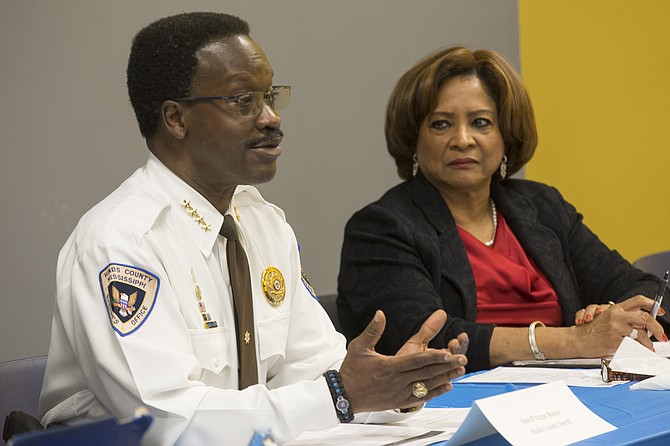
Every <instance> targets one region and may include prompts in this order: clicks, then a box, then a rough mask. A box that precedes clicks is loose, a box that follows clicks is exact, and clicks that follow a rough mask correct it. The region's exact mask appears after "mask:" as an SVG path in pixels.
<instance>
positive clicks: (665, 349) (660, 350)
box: [654, 341, 670, 358]
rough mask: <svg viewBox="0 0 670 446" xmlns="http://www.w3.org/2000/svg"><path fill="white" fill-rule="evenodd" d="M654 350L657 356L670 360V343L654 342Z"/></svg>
mask: <svg viewBox="0 0 670 446" xmlns="http://www.w3.org/2000/svg"><path fill="white" fill-rule="evenodd" d="M654 350H656V354H657V355H659V356H663V357H664V358H670V342H658V341H655V342H654Z"/></svg>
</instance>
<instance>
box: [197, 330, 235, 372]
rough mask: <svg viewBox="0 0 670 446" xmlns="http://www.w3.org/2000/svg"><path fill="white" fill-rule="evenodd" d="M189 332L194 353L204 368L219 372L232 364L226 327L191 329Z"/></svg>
mask: <svg viewBox="0 0 670 446" xmlns="http://www.w3.org/2000/svg"><path fill="white" fill-rule="evenodd" d="M189 333H190V335H191V345H192V346H193V354H194V355H195V357H196V358H197V359H198V362H200V366H201V367H202V368H204V369H206V370H209V371H210V372H213V373H216V374H218V373H219V372H221V370H223V368H224V367H226V366H227V365H229V364H230V358H229V354H228V348H227V343H226V329H225V327H217V328H211V329H207V330H189Z"/></svg>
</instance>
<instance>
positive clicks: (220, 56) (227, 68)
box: [196, 36, 272, 82]
mask: <svg viewBox="0 0 670 446" xmlns="http://www.w3.org/2000/svg"><path fill="white" fill-rule="evenodd" d="M196 57H197V59H198V68H197V74H196V77H199V76H198V75H205V76H207V75H211V74H214V75H216V76H217V77H218V78H222V77H223V78H226V80H229V81H230V82H234V81H244V80H250V79H255V78H256V77H257V76H259V75H270V76H272V67H271V65H270V62H269V61H268V59H267V57H266V56H265V53H264V52H263V49H262V48H261V47H260V46H259V45H258V44H257V43H256V42H254V41H253V40H252V39H251V38H250V37H248V36H233V37H226V38H223V39H217V40H214V41H212V42H209V43H207V44H206V45H204V46H203V47H202V48H200V49H199V50H198V51H197V53H196Z"/></svg>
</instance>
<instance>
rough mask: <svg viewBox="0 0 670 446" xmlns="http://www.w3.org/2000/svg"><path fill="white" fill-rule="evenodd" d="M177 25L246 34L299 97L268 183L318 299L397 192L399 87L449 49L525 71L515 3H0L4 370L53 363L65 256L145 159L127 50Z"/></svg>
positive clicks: (288, 114)
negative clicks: (80, 230) (366, 225)
mask: <svg viewBox="0 0 670 446" xmlns="http://www.w3.org/2000/svg"><path fill="white" fill-rule="evenodd" d="M186 10H214V11H222V12H229V13H233V14H237V15H239V16H241V17H242V18H244V19H245V20H247V21H248V22H249V23H250V25H251V28H252V37H254V38H255V40H256V41H257V42H259V43H260V45H261V46H262V47H263V48H264V49H265V52H266V53H267V55H268V57H269V58H270V61H271V63H272V64H273V68H274V71H275V81H276V83H278V84H283V83H288V84H291V85H293V100H292V103H291V106H290V107H289V109H287V110H285V111H284V112H283V113H282V120H283V129H284V131H285V133H286V137H285V138H284V143H283V145H282V147H283V149H284V154H283V155H282V157H281V158H280V160H279V173H278V175H277V177H276V178H275V180H274V181H272V182H271V183H269V184H267V185H264V186H261V187H260V189H261V192H262V193H263V194H264V196H265V197H266V199H268V200H269V201H272V202H274V203H276V204H278V205H279V206H281V207H282V208H283V209H284V210H285V211H286V214H287V217H288V220H289V222H290V223H291V224H292V225H293V228H294V229H295V231H296V234H297V235H298V239H299V241H300V243H301V246H302V259H303V263H304V266H305V270H306V272H307V274H308V276H309V277H310V278H311V281H312V284H313V285H314V287H315V288H316V290H317V291H318V292H319V293H332V292H335V290H336V278H337V272H338V269H339V253H340V246H341V242H342V232H343V228H344V225H345V223H346V221H347V219H348V218H349V217H350V216H351V214H352V213H353V212H354V211H356V210H357V209H359V208H361V207H362V206H364V205H365V204H367V203H369V202H370V201H373V200H374V199H376V198H378V197H379V196H380V195H381V193H382V192H383V191H385V190H386V189H388V188H389V187H390V186H392V185H394V184H396V183H397V182H398V181H399V179H398V177H397V176H396V173H395V165H394V163H393V161H392V159H391V158H390V156H389V155H388V154H387V152H386V148H385V143H384V136H383V116H384V110H385V105H386V101H387V98H388V95H389V94H390V92H391V89H392V87H393V85H394V84H395V82H396V80H397V79H398V78H399V77H400V75H401V74H402V73H403V72H404V71H405V70H406V69H407V68H409V66H410V65H411V64H413V63H414V62H415V61H417V60H418V59H419V58H420V57H422V56H424V55H425V54H427V53H428V52H430V51H432V50H434V49H436V48H439V47H441V46H445V45H453V44H464V45H467V46H471V47H473V48H480V47H487V48H491V49H495V50H497V51H500V52H501V53H503V54H505V55H506V56H507V57H508V58H509V59H510V60H511V61H512V62H513V63H515V64H516V65H517V66H518V59H519V56H518V30H517V4H516V0H469V1H466V0H422V1H408V0H332V1H324V0H292V1H283V2H280V1H270V0H263V1H260V0H257V1H251V0H247V1H220V0H219V1H214V0H209V1H205V0H200V1H189V2H184V1H176V0H162V1H158V0H155V1H149V0H133V1H130V0H125V1H118V0H117V1H113V2H112V1H97V0H53V1H47V0H45V1H40V0H0V89H1V90H0V93H1V94H0V144H2V155H3V159H2V163H1V164H0V185H1V189H0V191H1V193H0V200H1V201H0V205H1V206H0V209H2V212H1V213H0V228H1V232H0V234H1V235H0V237H1V238H0V253H1V257H0V262H1V263H0V284H1V286H2V289H1V291H0V293H1V296H2V297H1V300H0V302H1V303H2V304H1V307H0V361H1V360H6V359H11V358H17V357H23V356H30V355H35V354H43V353H45V352H46V351H47V347H48V339H49V329H50V325H51V311H52V308H53V299H54V295H55V268H56V259H57V255H58V251H59V250H60V247H61V246H62V245H63V243H64V242H65V240H66V238H67V237H68V235H69V233H70V232H71V231H72V229H73V228H74V226H75V224H76V222H77V221H78V219H79V218H80V216H81V215H82V214H83V213H84V212H85V211H86V210H87V209H88V208H90V207H91V206H93V205H94V204H95V203H96V202H98V201H99V200H100V199H102V198H103V197H104V196H105V195H107V194H108V193H109V192H111V191H112V190H113V189H114V188H115V187H116V186H117V185H118V184H119V183H120V182H121V181H122V180H123V179H124V178H125V177H126V176H128V175H129V174H130V173H131V172H132V171H133V170H134V169H135V168H137V167H138V166H140V165H141V164H142V163H143V162H144V160H145V158H146V154H147V151H146V148H145V146H144V141H143V140H142V139H141V138H140V134H139V131H138V130H137V125H136V123H135V119H134V115H133V112H132V109H131V107H130V105H129V102H128V99H127V94H126V89H125V68H126V62H127V58H128V50H129V48H130V42H131V39H132V37H133V36H134V34H135V33H136V32H137V31H138V30H139V29H140V28H141V27H143V26H144V25H146V24H148V23H149V22H151V21H153V20H154V19H157V18H159V17H162V16H165V15H170V14H173V13H177V12H183V11H186Z"/></svg>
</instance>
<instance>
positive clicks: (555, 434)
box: [449, 382, 616, 446]
mask: <svg viewBox="0 0 670 446" xmlns="http://www.w3.org/2000/svg"><path fill="white" fill-rule="evenodd" d="M511 408H513V409H511ZM615 429H616V427H615V426H613V425H611V424H609V423H608V422H606V421H605V420H603V419H602V418H600V417H599V416H597V415H596V414H594V413H593V412H591V411H590V410H589V409H588V408H587V407H586V406H585V405H584V404H583V403H582V402H581V401H579V399H577V397H576V396H575V395H574V394H573V393H572V392H571V391H570V389H569V388H568V387H567V386H566V385H565V383H562V382H553V383H549V384H543V385H540V386H535V387H530V388H528V389H522V390H517V391H514V392H509V393H504V394H501V395H495V396H492V397H488V398H482V399H480V400H477V401H475V402H474V403H473V406H472V409H471V410H470V413H469V414H468V416H467V417H466V419H465V421H464V422H463V424H462V425H461V427H460V428H459V429H458V431H457V432H456V433H455V434H454V435H453V437H451V440H449V446H452V445H453V446H459V445H462V444H465V443H468V442H471V441H474V440H477V439H480V438H484V437H487V436H489V435H492V434H494V433H496V432H498V433H500V435H502V436H503V437H504V438H505V439H506V440H507V441H508V442H510V443H511V444H513V445H517V446H525V445H532V446H537V445H538V444H541V445H543V446H560V445H567V444H571V443H574V442H577V441H581V440H585V439H587V438H591V437H594V436H596V435H600V434H604V433H605V432H609V431H612V430H615Z"/></svg>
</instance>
